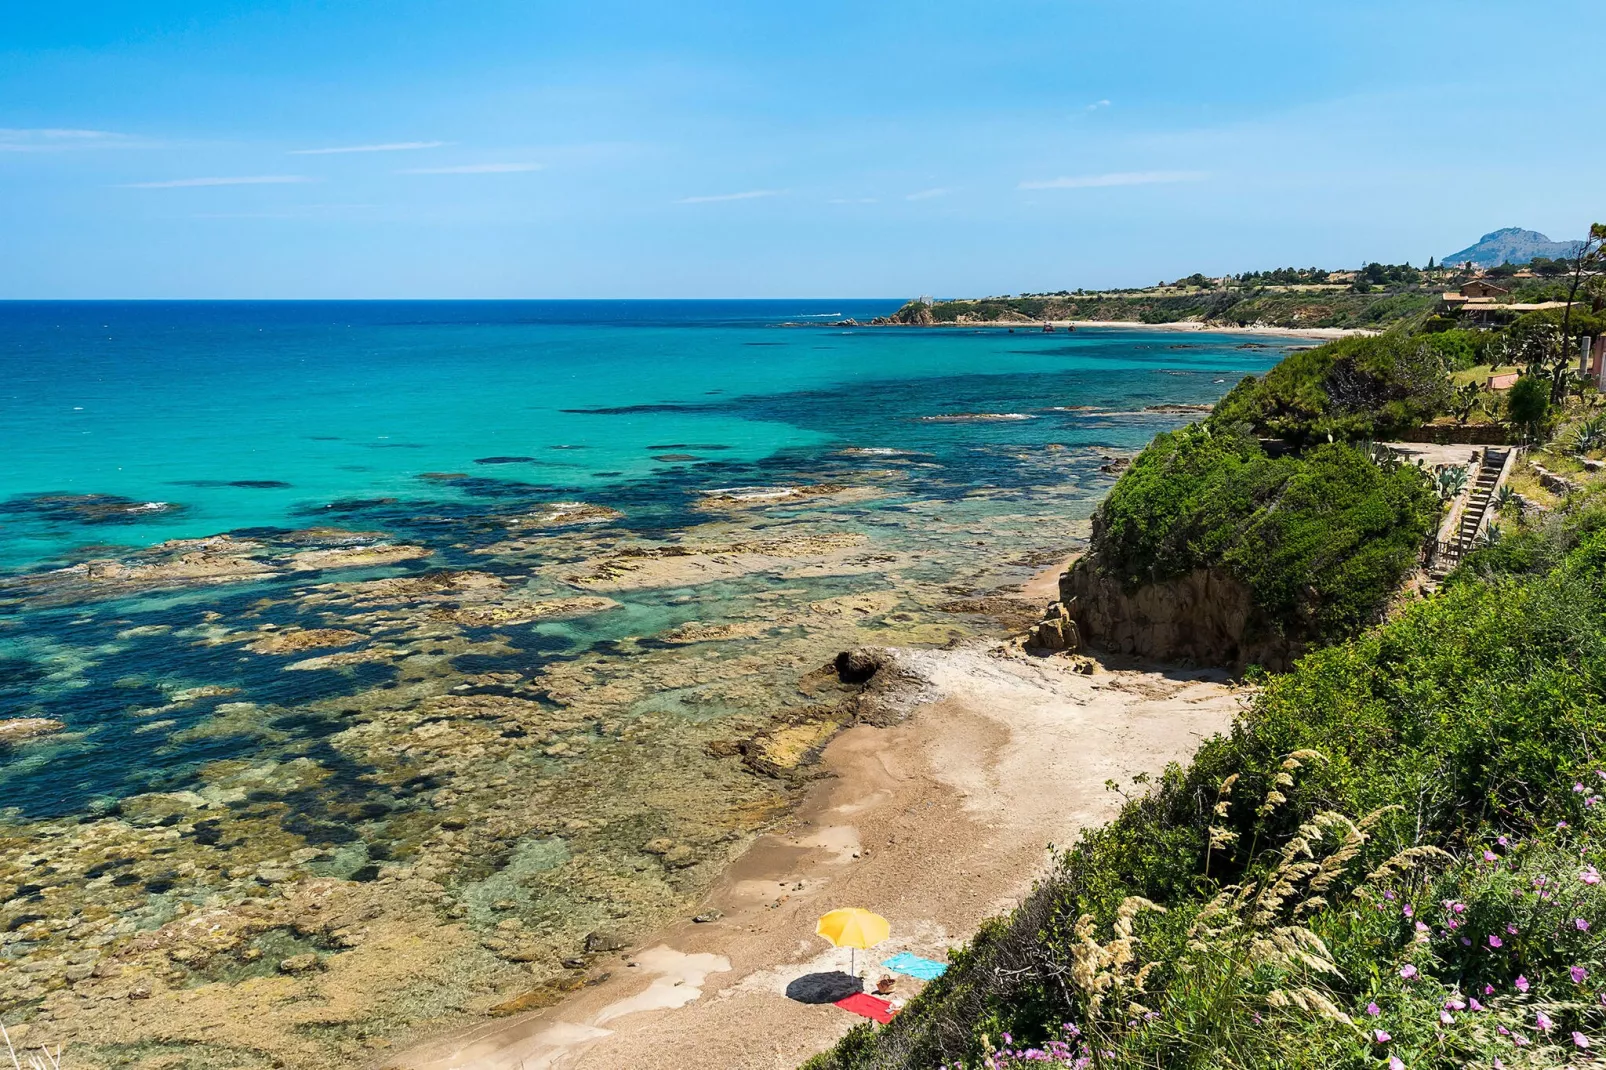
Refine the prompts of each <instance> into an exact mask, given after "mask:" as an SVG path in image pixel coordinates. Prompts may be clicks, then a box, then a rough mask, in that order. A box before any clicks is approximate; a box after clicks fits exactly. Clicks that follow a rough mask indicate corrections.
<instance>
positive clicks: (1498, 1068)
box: [1493, 1055, 1506, 1070]
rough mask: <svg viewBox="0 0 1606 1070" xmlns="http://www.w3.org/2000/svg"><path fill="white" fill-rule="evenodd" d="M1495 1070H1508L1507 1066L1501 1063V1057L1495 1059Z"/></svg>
mask: <svg viewBox="0 0 1606 1070" xmlns="http://www.w3.org/2000/svg"><path fill="white" fill-rule="evenodd" d="M1493 1065H1494V1070H1506V1064H1505V1063H1503V1062H1501V1061H1500V1056H1498V1055H1496V1056H1495V1057H1494V1064H1493Z"/></svg>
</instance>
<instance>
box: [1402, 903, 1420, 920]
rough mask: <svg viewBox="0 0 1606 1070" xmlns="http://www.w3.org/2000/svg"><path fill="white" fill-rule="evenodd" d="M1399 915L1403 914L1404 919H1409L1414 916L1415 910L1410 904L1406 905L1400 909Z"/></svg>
mask: <svg viewBox="0 0 1606 1070" xmlns="http://www.w3.org/2000/svg"><path fill="white" fill-rule="evenodd" d="M1400 913H1401V914H1404V915H1405V916H1406V917H1408V918H1409V917H1413V916H1415V914H1416V909H1415V908H1414V907H1412V906H1411V904H1410V903H1407V904H1405V905H1404V906H1403V907H1401V908H1400Z"/></svg>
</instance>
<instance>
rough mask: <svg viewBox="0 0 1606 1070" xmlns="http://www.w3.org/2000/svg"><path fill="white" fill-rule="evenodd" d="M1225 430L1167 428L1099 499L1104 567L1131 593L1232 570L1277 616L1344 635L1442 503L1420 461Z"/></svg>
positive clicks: (1328, 637)
mask: <svg viewBox="0 0 1606 1070" xmlns="http://www.w3.org/2000/svg"><path fill="white" fill-rule="evenodd" d="M1217 426H1218V425H1216V424H1215V423H1214V422H1212V423H1211V424H1209V425H1195V426H1193V427H1188V428H1184V429H1182V430H1181V431H1177V432H1174V433H1171V434H1163V435H1160V436H1158V437H1157V438H1156V439H1155V440H1154V442H1153V443H1151V444H1150V446H1149V448H1148V449H1146V450H1144V451H1143V453H1142V454H1140V455H1139V456H1138V458H1137V459H1136V460H1135V461H1134V462H1133V464H1132V467H1131V468H1130V469H1129V470H1128V471H1127V473H1126V474H1125V475H1123V476H1122V478H1121V480H1120V481H1119V482H1118V483H1117V484H1116V486H1115V487H1114V489H1113V490H1112V491H1111V492H1110V496H1109V497H1108V498H1107V499H1106V500H1105V502H1104V504H1103V505H1102V506H1101V507H1100V509H1099V512H1098V515H1097V518H1096V522H1095V527H1094V536H1093V543H1092V546H1093V551H1094V553H1093V555H1092V558H1091V560H1092V561H1093V562H1094V563H1095V567H1097V568H1099V569H1101V570H1102V571H1104V572H1105V573H1106V574H1108V575H1111V576H1114V577H1116V578H1118V579H1119V580H1120V582H1121V583H1122V584H1123V585H1124V586H1125V587H1126V588H1127V589H1129V590H1132V589H1136V588H1137V587H1140V586H1143V585H1145V584H1149V583H1157V582H1162V581H1165V580H1169V579H1174V578H1177V577H1179V576H1183V575H1186V574H1187V573H1189V572H1191V571H1193V570H1194V569H1197V568H1215V569H1221V570H1223V571H1224V572H1226V573H1227V574H1228V575H1230V576H1232V577H1233V578H1234V579H1236V580H1238V581H1239V582H1240V583H1242V584H1244V585H1245V586H1246V587H1248V588H1249V590H1250V592H1251V595H1252V596H1253V599H1254V603H1255V605H1256V607H1257V608H1258V609H1259V610H1260V611H1261V613H1262V615H1263V621H1264V623H1265V624H1267V625H1269V626H1272V627H1278V628H1282V629H1284V630H1285V631H1286V632H1288V633H1290V634H1293V635H1295V636H1296V637H1301V638H1309V639H1317V640H1322V641H1333V640H1336V639H1339V638H1343V637H1345V636H1348V635H1351V634H1354V632H1356V631H1358V630H1359V629H1360V628H1362V627H1365V626H1366V625H1368V624H1370V623H1372V622H1374V621H1375V620H1376V619H1377V618H1378V616H1379V615H1380V614H1381V612H1382V610H1383V608H1384V606H1385V605H1386V604H1387V603H1388V600H1389V598H1390V597H1391V596H1392V595H1393V593H1394V590H1395V588H1396V587H1397V586H1398V584H1399V582H1400V579H1401V577H1402V576H1403V575H1404V574H1405V573H1406V572H1407V571H1408V570H1409V569H1411V568H1412V567H1414V566H1415V564H1416V562H1417V559H1418V555H1419V552H1420V550H1421V546H1422V542H1423V540H1424V538H1425V537H1426V536H1427V535H1428V533H1429V532H1430V531H1431V530H1432V528H1433V525H1434V524H1435V523H1436V521H1437V519H1438V516H1439V513H1440V508H1441V506H1440V503H1439V500H1438V496H1437V494H1436V492H1435V491H1434V490H1433V488H1432V486H1431V484H1430V483H1429V481H1428V479H1427V478H1426V476H1425V475H1424V474H1423V473H1422V471H1421V470H1420V469H1417V468H1414V467H1411V466H1408V465H1402V464H1399V463H1397V462H1394V461H1392V460H1388V459H1385V460H1382V461H1381V462H1378V461H1374V460H1372V459H1371V458H1370V457H1369V456H1368V455H1367V454H1366V453H1364V452H1362V451H1361V450H1358V449H1355V448H1353V447H1350V446H1346V445H1342V444H1330V445H1323V446H1318V447H1316V448H1314V449H1310V450H1307V451H1306V452H1305V453H1304V454H1303V455H1301V456H1298V457H1295V456H1285V457H1277V458H1272V457H1268V456H1267V455H1266V453H1265V452H1264V451H1263V450H1262V449H1261V448H1260V446H1259V444H1258V443H1256V441H1255V440H1254V439H1253V438H1250V437H1249V436H1247V435H1246V434H1243V433H1242V432H1234V431H1233V430H1231V429H1225V430H1221V429H1216V428H1217Z"/></svg>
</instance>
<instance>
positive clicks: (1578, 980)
mask: <svg viewBox="0 0 1606 1070" xmlns="http://www.w3.org/2000/svg"><path fill="white" fill-rule="evenodd" d="M1567 972H1568V973H1569V974H1571V975H1572V979H1573V984H1575V985H1581V984H1583V983H1584V979H1585V978H1587V977H1588V976H1589V971H1588V970H1586V969H1584V968H1583V967H1582V966H1574V967H1572V968H1571V969H1569V970H1568V971H1567Z"/></svg>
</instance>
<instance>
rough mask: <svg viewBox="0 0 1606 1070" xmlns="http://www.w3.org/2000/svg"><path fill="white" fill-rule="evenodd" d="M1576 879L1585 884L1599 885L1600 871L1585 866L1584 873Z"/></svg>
mask: <svg viewBox="0 0 1606 1070" xmlns="http://www.w3.org/2000/svg"><path fill="white" fill-rule="evenodd" d="M1578 879H1579V880H1581V881H1583V882H1584V883H1585V884H1599V883H1600V870H1598V869H1596V868H1595V867H1594V866H1585V867H1584V872H1583V873H1581V874H1580V875H1579V877H1578Z"/></svg>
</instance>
